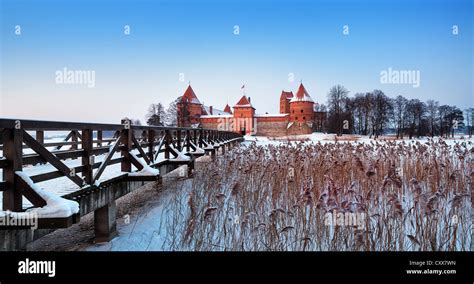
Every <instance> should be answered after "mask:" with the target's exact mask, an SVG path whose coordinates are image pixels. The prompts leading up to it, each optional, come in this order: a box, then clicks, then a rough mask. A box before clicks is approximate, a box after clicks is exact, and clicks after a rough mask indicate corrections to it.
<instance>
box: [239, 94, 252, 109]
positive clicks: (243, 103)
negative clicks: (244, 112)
mask: <svg viewBox="0 0 474 284" xmlns="http://www.w3.org/2000/svg"><path fill="white" fill-rule="evenodd" d="M235 106H237V107H238V106H240V107H252V105H251V104H250V102H249V100H248V99H247V97H246V96H242V98H240V100H239V101H238V102H237V104H236V105H235Z"/></svg>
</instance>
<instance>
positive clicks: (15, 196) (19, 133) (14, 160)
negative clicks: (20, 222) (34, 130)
mask: <svg viewBox="0 0 474 284" xmlns="http://www.w3.org/2000/svg"><path fill="white" fill-rule="evenodd" d="M2 136H3V157H5V158H6V159H7V161H8V166H7V167H6V168H4V169H3V180H4V181H5V182H6V190H5V191H4V192H3V210H10V211H14V212H20V211H22V210H23V208H22V194H21V191H20V188H19V186H18V184H17V183H16V182H15V172H16V171H21V170H22V167H23V164H22V163H23V147H22V143H23V130H22V129H7V128H6V129H4V130H3V133H2Z"/></svg>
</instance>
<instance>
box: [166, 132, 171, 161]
mask: <svg viewBox="0 0 474 284" xmlns="http://www.w3.org/2000/svg"><path fill="white" fill-rule="evenodd" d="M170 142H171V134H170V131H169V130H168V129H167V130H165V159H169V158H170Z"/></svg>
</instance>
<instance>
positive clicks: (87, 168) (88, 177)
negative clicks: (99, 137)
mask: <svg viewBox="0 0 474 284" xmlns="http://www.w3.org/2000/svg"><path fill="white" fill-rule="evenodd" d="M92 141H93V132H92V129H83V130H82V150H83V152H82V166H83V171H82V177H83V179H84V181H85V182H86V184H89V185H91V184H92V180H93V171H92V169H93V168H92V166H93V164H94V156H93V143H92Z"/></svg>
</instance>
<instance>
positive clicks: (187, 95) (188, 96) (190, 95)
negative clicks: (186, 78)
mask: <svg viewBox="0 0 474 284" xmlns="http://www.w3.org/2000/svg"><path fill="white" fill-rule="evenodd" d="M181 101H182V102H189V103H192V104H201V102H200V101H199V100H198V98H197V96H196V94H195V93H194V90H193V88H191V85H189V86H188V88H187V89H186V91H185V92H184V95H183V96H182V97H181Z"/></svg>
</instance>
